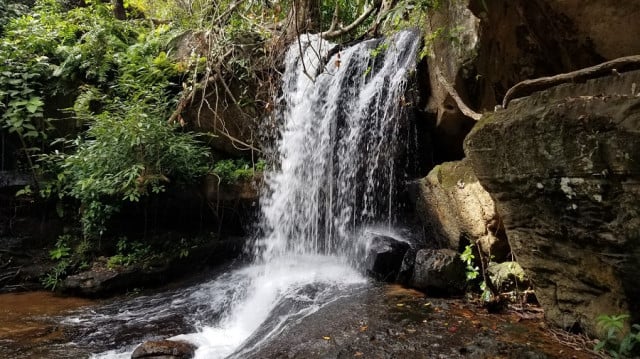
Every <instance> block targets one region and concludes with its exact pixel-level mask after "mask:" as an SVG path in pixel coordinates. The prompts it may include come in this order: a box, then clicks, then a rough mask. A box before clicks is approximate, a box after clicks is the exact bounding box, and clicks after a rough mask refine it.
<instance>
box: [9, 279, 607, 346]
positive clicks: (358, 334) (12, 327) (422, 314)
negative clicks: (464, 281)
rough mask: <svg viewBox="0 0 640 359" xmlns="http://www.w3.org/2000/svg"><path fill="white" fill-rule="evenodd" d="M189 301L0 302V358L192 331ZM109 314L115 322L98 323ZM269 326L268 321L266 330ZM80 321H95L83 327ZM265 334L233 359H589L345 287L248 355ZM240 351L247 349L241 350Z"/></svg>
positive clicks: (474, 320) (374, 288)
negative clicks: (0, 317) (112, 314)
mask: <svg viewBox="0 0 640 359" xmlns="http://www.w3.org/2000/svg"><path fill="white" fill-rule="evenodd" d="M194 293H196V291H193V290H192V289H190V288H186V289H174V290H169V291H166V292H163V293H158V294H156V295H152V296H141V297H138V298H135V299H119V300H117V301H115V302H114V301H110V302H105V301H101V302H98V301H90V300H85V299H78V298H63V297H57V296H55V295H54V294H51V293H47V292H31V293H22V294H4V295H0V312H1V314H2V322H1V324H0V353H2V357H3V358H16V359H17V358H51V359H55V358H70V357H77V358H82V357H89V356H90V353H91V352H103V351H106V350H112V349H118V348H122V347H131V346H132V345H135V343H138V342H141V341H144V340H148V339H158V338H167V337H171V336H174V335H178V334H181V333H184V332H185V331H189V330H192V327H191V324H190V323H192V322H193V321H192V319H190V318H188V317H186V316H189V315H191V314H192V313H193V311H195V310H197V309H196V308H195V307H197V305H196V303H189V302H188V300H187V301H184V302H183V303H182V304H180V303H177V302H180V298H183V299H186V298H189V297H190V296H192V295H193V294H194ZM171 303H173V305H172V304H171ZM177 304H178V305H177ZM116 312H117V313H119V314H117V315H114V317H113V318H109V317H108V315H109V313H114V314H115V313H116ZM123 313H124V314H123ZM214 314H215V313H213V312H209V315H214ZM127 315H128V317H127V318H129V319H125V317H126V316H127ZM274 317H276V318H277V312H274V313H272V315H271V316H270V317H269V318H268V319H267V321H269V320H274ZM83 318H84V319H83ZM87 318H93V319H94V320H95V322H94V323H87V322H84V321H85V320H86V319H87ZM269 328H273V326H269V325H266V326H265V325H263V326H261V327H260V328H258V330H257V331H256V334H254V335H253V336H251V337H249V338H248V339H247V341H246V343H245V344H244V345H243V346H242V347H241V348H240V349H239V351H238V352H236V354H235V355H233V357H238V358H359V357H360V358H594V357H596V356H595V355H594V354H593V353H590V352H589V351H588V350H587V349H586V348H585V349H583V350H576V349H574V348H571V347H568V346H565V345H562V344H560V343H559V342H558V341H556V340H554V339H553V337H552V334H551V332H550V330H549V328H548V327H547V326H546V325H545V324H544V322H543V321H542V318H541V314H539V313H538V314H536V313H532V312H525V313H517V312H513V311H512V312H506V313H504V314H488V313H487V312H486V310H485V309H483V308H481V307H479V306H478V305H477V304H476V303H473V302H469V301H466V300H464V299H440V298H429V297H426V296H425V295H424V294H423V293H421V292H417V291H414V290H410V289H405V288H403V287H400V286H396V285H369V286H358V287H354V288H352V289H350V290H349V292H348V293H342V294H341V295H340V296H338V297H337V299H335V300H333V301H331V302H330V303H328V304H326V305H324V306H322V307H321V308H320V309H319V310H318V311H316V312H314V313H312V314H310V315H308V316H305V317H302V318H297V319H295V320H293V321H291V322H290V323H289V324H288V325H286V326H282V327H281V329H280V330H279V334H276V335H274V336H273V337H272V338H271V339H270V340H268V341H266V342H264V343H261V344H260V345H257V346H254V344H255V342H260V341H261V332H263V331H267V332H269V331H271V329H269ZM249 347H252V348H253V349H250V350H248V351H246V350H244V351H243V349H242V348H249Z"/></svg>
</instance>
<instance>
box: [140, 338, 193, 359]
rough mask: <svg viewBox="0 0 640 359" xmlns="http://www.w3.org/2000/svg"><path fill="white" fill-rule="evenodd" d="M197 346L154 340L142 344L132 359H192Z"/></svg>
mask: <svg viewBox="0 0 640 359" xmlns="http://www.w3.org/2000/svg"><path fill="white" fill-rule="evenodd" d="M196 349H197V348H196V346H195V345H193V344H191V343H187V342H183V341H173V340H153V341H148V342H144V343H142V344H140V345H139V346H138V347H137V348H136V350H134V351H133V353H132V354H131V359H141V358H148V359H191V358H193V357H194V356H195V352H196Z"/></svg>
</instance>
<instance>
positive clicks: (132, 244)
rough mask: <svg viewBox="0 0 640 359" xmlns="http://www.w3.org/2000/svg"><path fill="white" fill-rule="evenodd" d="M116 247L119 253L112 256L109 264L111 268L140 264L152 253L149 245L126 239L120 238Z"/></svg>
mask: <svg viewBox="0 0 640 359" xmlns="http://www.w3.org/2000/svg"><path fill="white" fill-rule="evenodd" d="M116 247H117V249H118V252H117V253H116V254H115V255H113V256H111V257H110V258H109V260H108V262H107V266H108V267H109V268H114V267H118V266H124V267H128V266H130V265H132V264H134V263H140V262H142V261H143V260H144V259H145V258H147V257H148V256H149V255H150V253H151V247H150V246H149V245H146V244H143V243H140V242H137V241H129V240H127V238H126V237H122V238H120V240H119V241H118V244H117V245H116Z"/></svg>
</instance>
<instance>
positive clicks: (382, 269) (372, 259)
mask: <svg viewBox="0 0 640 359" xmlns="http://www.w3.org/2000/svg"><path fill="white" fill-rule="evenodd" d="M410 247H411V246H410V245H409V243H407V242H403V241H400V240H398V239H395V238H392V237H387V236H383V235H376V236H374V237H373V238H372V239H371V242H370V244H369V247H368V248H367V257H366V258H367V259H366V261H365V263H366V264H365V267H366V269H367V272H368V273H369V274H371V275H372V276H374V277H375V278H377V279H379V280H383V281H395V280H396V278H397V277H398V274H399V273H400V270H401V268H402V264H403V261H404V258H405V254H406V253H407V251H408V250H409V248H410Z"/></svg>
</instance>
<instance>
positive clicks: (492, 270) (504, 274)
mask: <svg viewBox="0 0 640 359" xmlns="http://www.w3.org/2000/svg"><path fill="white" fill-rule="evenodd" d="M487 273H488V274H489V280H491V283H492V284H493V287H494V288H496V289H497V290H498V292H500V293H504V292H510V291H512V290H520V291H522V290H525V289H527V288H528V287H529V281H528V280H527V278H526V277H525V274H524V270H523V269H522V267H520V265H519V264H518V262H503V263H493V262H492V263H489V265H488V266H487Z"/></svg>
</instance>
